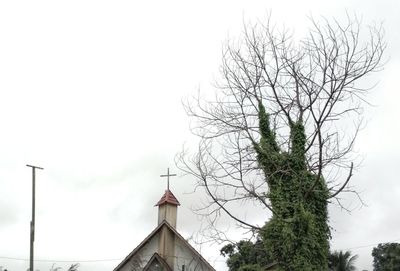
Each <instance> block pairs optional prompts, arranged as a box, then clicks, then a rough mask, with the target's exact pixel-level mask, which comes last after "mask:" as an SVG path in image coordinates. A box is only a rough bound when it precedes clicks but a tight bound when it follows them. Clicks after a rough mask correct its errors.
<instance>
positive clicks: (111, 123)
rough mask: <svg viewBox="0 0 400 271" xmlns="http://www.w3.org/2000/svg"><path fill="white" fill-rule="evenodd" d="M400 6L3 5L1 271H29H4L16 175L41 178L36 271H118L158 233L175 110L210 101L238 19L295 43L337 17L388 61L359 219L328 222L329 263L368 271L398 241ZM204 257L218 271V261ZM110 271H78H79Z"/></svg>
mask: <svg viewBox="0 0 400 271" xmlns="http://www.w3.org/2000/svg"><path fill="white" fill-rule="evenodd" d="M399 3H400V2H398V1H396V0H392V1H390V0H382V1H380V2H379V4H378V2H377V1H362V0H360V1H355V0H353V1H282V0H280V1H266V0H264V1H249V0H247V1H232V0H231V1H174V0H172V1H100V0H97V1H87V0H79V1H73V0H71V1H54V0H53V1H50V0H49V1H17V0H14V1H1V2H0V127H1V130H0V131H1V133H0V266H4V267H6V268H8V270H9V271H25V270H26V268H27V267H28V261H17V260H9V259H5V258H4V257H13V258H23V259H28V258H29V221H30V200H31V198H30V197H31V194H30V193H31V190H30V189H31V171H30V170H29V169H28V168H27V167H25V165H26V164H27V163H31V164H35V165H38V166H42V167H44V168H45V170H44V171H41V172H38V174H37V175H38V176H37V217H36V242H35V249H36V258H37V259H48V260H50V262H38V263H36V267H37V268H38V269H40V270H41V271H44V270H49V269H50V267H51V265H52V263H53V261H54V262H55V263H57V265H59V266H62V267H64V268H66V267H67V265H68V263H62V262H57V260H72V261H74V260H76V261H82V260H92V259H122V258H124V257H125V256H126V255H127V254H128V253H129V252H130V251H131V250H132V249H133V248H134V247H135V246H136V245H137V244H138V243H139V242H140V241H141V240H142V239H143V238H144V237H145V236H146V235H147V234H148V233H149V232H150V231H151V230H152V229H153V228H154V227H155V226H156V214H157V210H156V208H154V207H153V205H154V204H155V203H156V202H157V200H158V199H159V198H160V197H161V195H162V193H163V190H164V188H165V181H164V180H162V179H160V178H159V175H160V174H164V173H165V171H166V168H167V167H168V166H169V167H171V168H172V169H173V170H174V171H176V170H175V168H174V167H173V157H174V155H175V154H176V153H177V152H179V151H180V150H181V149H182V145H183V144H184V143H185V142H187V141H189V142H190V140H191V136H190V133H189V131H188V126H189V121H188V119H187V117H186V115H185V113H184V111H183V108H182V106H181V100H182V98H185V97H187V96H189V95H191V94H194V93H196V91H197V89H198V88H200V89H202V90H205V91H209V90H211V91H212V90H213V89H212V86H211V83H212V82H213V80H214V78H215V77H217V75H218V69H219V65H220V61H221V48H222V44H223V43H224V41H225V40H226V39H227V38H228V36H230V37H235V36H237V35H238V34H239V33H240V31H241V29H242V22H243V19H245V20H247V19H250V20H251V19H253V20H255V19H257V18H263V16H265V14H266V13H268V12H269V11H272V15H273V18H274V20H275V22H277V23H279V24H281V23H284V24H285V25H287V26H289V27H293V28H294V27H295V28H296V29H297V30H298V31H303V30H304V28H305V27H306V26H307V23H308V21H307V15H310V14H311V13H312V14H313V15H314V16H319V15H324V16H327V17H331V16H337V17H338V18H343V17H344V15H345V11H346V9H347V10H348V11H350V12H353V11H355V12H357V13H358V14H361V15H363V18H364V22H366V23H369V22H372V21H377V22H380V21H384V26H385V29H386V35H387V41H388V50H387V55H386V56H387V57H390V61H389V63H388V64H387V65H386V68H385V70H384V71H383V72H381V73H379V74H378V75H377V76H376V78H375V79H376V80H378V81H379V82H380V83H379V85H378V86H377V87H376V88H375V89H374V90H373V91H372V92H371V96H370V101H371V102H373V103H374V104H375V105H376V106H375V107H370V108H367V110H366V117H367V118H368V119H369V123H368V125H367V127H366V128H365V129H364V130H363V131H362V133H361V134H360V137H359V140H358V144H357V150H358V152H359V154H360V155H361V156H362V157H364V163H363V167H361V168H360V169H359V170H358V172H357V174H356V175H355V176H354V181H353V184H354V185H355V186H356V187H357V188H358V189H359V190H361V191H363V193H362V197H363V199H364V201H365V202H366V204H367V205H368V207H364V208H362V209H356V210H355V211H353V212H352V213H351V215H350V214H348V213H346V212H341V211H340V210H338V209H337V208H332V210H331V221H332V226H333V227H334V232H333V240H332V247H333V249H349V248H353V249H352V251H353V253H355V254H359V256H360V258H359V259H358V261H357V266H358V267H359V269H360V270H361V269H369V270H372V267H371V266H372V257H371V256H370V254H371V250H372V248H373V244H376V243H379V242H386V241H392V240H398V241H400V216H399V215H398V214H399V213H400V205H399V204H398V199H399V198H400V184H399V178H398V166H399V162H400V154H399V153H400V143H399V140H398V135H399V133H400V122H399V117H400V113H399V111H398V101H399V99H400V94H399V91H398V88H399V86H400V79H399V76H398V74H399V71H400V56H399V53H398V50H399V48H400V37H399V31H398V28H399V26H400V19H399V15H398V14H399V12H400V4H399ZM192 185H193V180H192V179H191V178H190V177H180V178H175V180H173V181H172V184H171V186H172V190H173V191H174V194H175V195H176V196H177V198H178V199H179V200H180V202H181V204H182V206H181V207H180V209H179V218H178V230H180V231H181V232H182V233H183V235H184V236H186V237H189V236H190V235H192V234H194V233H196V231H197V230H198V229H199V222H197V220H196V216H195V215H194V214H193V213H192V212H191V211H190V207H191V206H192V205H193V204H195V201H196V197H194V196H193V195H190V194H187V193H188V192H190V191H191V188H192ZM198 196H199V197H201V195H198ZM350 203H351V202H350ZM354 206H355V207H356V206H357V205H354ZM367 245H368V246H367ZM360 246H366V247H363V248H357V247H360ZM202 253H203V254H204V255H205V256H206V257H207V258H209V259H210V262H211V263H212V264H214V265H215V266H216V267H217V269H219V270H223V269H224V264H223V262H222V261H223V258H220V257H218V255H219V251H218V247H215V248H202ZM214 260H216V261H214ZM118 262H119V260H116V261H105V262H96V263H84V262H82V265H81V270H84V271H94V270H96V271H106V270H112V269H113V268H114V267H115V266H116V265H117V264H118Z"/></svg>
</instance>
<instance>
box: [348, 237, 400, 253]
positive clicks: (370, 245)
mask: <svg viewBox="0 0 400 271" xmlns="http://www.w3.org/2000/svg"><path fill="white" fill-rule="evenodd" d="M397 241H400V238H398V239H395V240H392V241H388V242H380V243H374V244H368V245H362V246H358V247H350V248H346V249H345V250H352V249H359V248H365V247H372V246H377V245H379V244H385V243H394V242H397Z"/></svg>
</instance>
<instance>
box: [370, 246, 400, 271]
mask: <svg viewBox="0 0 400 271" xmlns="http://www.w3.org/2000/svg"><path fill="white" fill-rule="evenodd" d="M372 257H374V271H392V270H400V244H399V243H386V244H379V245H378V246H377V247H374V249H373V250H372Z"/></svg>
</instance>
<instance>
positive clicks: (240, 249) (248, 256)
mask: <svg viewBox="0 0 400 271" xmlns="http://www.w3.org/2000/svg"><path fill="white" fill-rule="evenodd" d="M221 255H222V256H224V257H227V261H226V263H227V265H228V267H229V271H243V270H263V267H265V266H267V265H268V264H270V263H271V262H272V260H270V259H269V255H268V254H267V252H266V251H265V245H264V242H263V240H262V239H261V238H257V240H256V241H255V242H252V241H249V240H241V241H239V242H237V243H234V244H232V243H230V244H227V245H225V246H224V247H223V248H222V249H221Z"/></svg>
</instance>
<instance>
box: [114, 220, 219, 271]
mask: <svg viewBox="0 0 400 271" xmlns="http://www.w3.org/2000/svg"><path fill="white" fill-rule="evenodd" d="M163 227H166V228H167V229H169V230H170V231H172V232H173V233H174V234H175V236H176V238H177V239H178V240H180V241H181V242H182V243H183V244H184V245H185V246H186V248H187V249H189V250H190V251H192V252H193V253H194V254H195V255H197V258H198V259H199V260H200V261H201V262H202V263H204V264H205V265H206V266H207V267H208V269H209V270H210V271H215V269H214V267H212V266H211V265H210V264H209V263H208V262H207V261H206V259H204V258H203V256H201V255H200V253H199V252H197V250H196V249H194V248H193V247H192V246H191V245H190V244H189V242H188V241H186V240H185V238H183V237H182V235H180V234H179V232H178V231H177V230H176V229H174V228H173V227H172V226H171V225H170V224H169V223H168V222H167V221H165V220H163V222H162V223H161V224H160V225H158V226H157V227H156V228H155V229H154V230H153V231H152V232H151V233H150V234H149V235H148V236H147V237H146V238H145V239H144V240H143V241H142V242H141V243H140V244H139V245H138V246H137V247H136V248H135V249H134V250H133V251H132V252H131V253H129V255H128V256H126V258H125V259H124V260H123V261H122V262H121V263H120V264H119V265H118V266H117V267H116V268H115V269H114V270H113V271H119V270H120V268H121V267H123V266H124V265H125V264H126V263H127V262H128V261H129V260H130V259H131V258H132V257H134V256H135V254H136V253H137V252H139V250H140V249H141V248H142V247H144V245H145V244H146V243H148V242H149V241H150V240H151V239H152V238H153V237H154V236H155V235H156V234H157V232H159V231H160V230H161V228H163ZM157 255H158V254H157ZM153 256H154V255H153Z"/></svg>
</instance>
